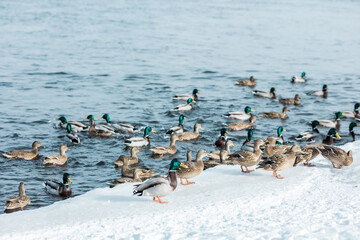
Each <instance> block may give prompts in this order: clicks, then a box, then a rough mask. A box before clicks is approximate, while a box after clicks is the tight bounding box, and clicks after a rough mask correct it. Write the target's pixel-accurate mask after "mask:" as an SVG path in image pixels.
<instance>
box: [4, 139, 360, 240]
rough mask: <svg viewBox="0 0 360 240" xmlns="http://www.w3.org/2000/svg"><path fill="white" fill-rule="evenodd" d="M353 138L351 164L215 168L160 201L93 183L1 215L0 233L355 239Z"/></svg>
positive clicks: (357, 168)
mask: <svg viewBox="0 0 360 240" xmlns="http://www.w3.org/2000/svg"><path fill="white" fill-rule="evenodd" d="M359 143H360V141H357V142H354V143H348V144H346V145H344V146H342V148H343V149H345V150H349V149H352V150H353V156H354V163H353V164H352V165H351V166H349V167H343V168H342V169H340V170H339V169H334V168H333V167H332V166H331V164H330V162H328V161H327V160H326V159H324V158H323V157H322V156H319V157H318V158H316V159H315V160H314V161H313V163H314V164H316V167H312V168H309V167H305V166H299V167H297V168H290V169H287V170H285V171H282V172H280V174H281V175H282V176H283V177H285V179H282V180H281V179H276V178H275V177H274V176H273V175H272V173H271V172H267V171H263V170H260V169H257V170H256V171H255V172H252V173H250V174H244V173H241V171H240V167H239V166H218V167H216V168H212V169H209V170H206V171H205V172H203V173H202V174H201V175H200V176H198V177H196V178H194V179H193V180H194V181H195V182H196V184H193V185H189V186H181V185H178V188H177V189H176V190H175V192H173V193H172V194H170V195H169V196H167V197H164V198H163V200H165V201H169V203H168V204H159V203H156V202H153V201H152V198H150V197H137V196H132V189H133V184H131V183H129V184H123V185H119V186H117V187H115V188H113V189H110V188H99V189H95V190H93V191H90V192H88V193H86V194H84V195H81V196H77V197H74V198H71V199H67V200H64V201H61V202H56V203H55V204H53V205H50V206H47V207H43V208H39V209H36V210H29V211H21V212H16V213H12V214H2V215H0V226H1V228H0V239H358V238H359V236H360V188H359V183H360V173H359V172H360V164H359V161H360V144H359Z"/></svg>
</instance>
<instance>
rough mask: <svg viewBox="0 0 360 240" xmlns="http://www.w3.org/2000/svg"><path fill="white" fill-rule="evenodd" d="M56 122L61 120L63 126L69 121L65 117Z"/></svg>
mask: <svg viewBox="0 0 360 240" xmlns="http://www.w3.org/2000/svg"><path fill="white" fill-rule="evenodd" d="M56 120H60V121H61V122H62V123H63V124H65V123H67V120H66V118H65V117H64V116H61V117H58V118H56Z"/></svg>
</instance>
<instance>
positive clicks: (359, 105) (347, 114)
mask: <svg viewBox="0 0 360 240" xmlns="http://www.w3.org/2000/svg"><path fill="white" fill-rule="evenodd" d="M359 108H360V103H355V105H354V111H344V112H343V113H344V115H343V116H345V117H349V118H358V119H359V118H360V113H359Z"/></svg>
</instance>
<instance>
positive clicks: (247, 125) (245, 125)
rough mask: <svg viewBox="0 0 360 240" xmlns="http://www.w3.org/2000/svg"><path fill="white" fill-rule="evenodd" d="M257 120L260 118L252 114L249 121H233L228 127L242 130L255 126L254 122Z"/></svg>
mask: <svg viewBox="0 0 360 240" xmlns="http://www.w3.org/2000/svg"><path fill="white" fill-rule="evenodd" d="M255 120H259V119H258V118H257V117H256V116H254V115H252V116H251V118H250V119H249V122H248V123H246V122H233V123H230V124H229V125H228V126H227V128H228V129H230V130H233V131H240V130H243V129H247V128H251V127H253V126H254V122H255Z"/></svg>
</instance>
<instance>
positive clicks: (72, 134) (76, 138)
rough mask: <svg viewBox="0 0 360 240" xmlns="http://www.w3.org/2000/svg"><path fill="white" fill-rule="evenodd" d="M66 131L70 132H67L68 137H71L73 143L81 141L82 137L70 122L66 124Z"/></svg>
mask: <svg viewBox="0 0 360 240" xmlns="http://www.w3.org/2000/svg"><path fill="white" fill-rule="evenodd" d="M66 131H67V132H68V133H67V134H66V137H67V138H68V139H70V141H71V142H72V143H77V144H79V143H80V138H79V136H78V135H76V133H75V132H74V131H73V130H72V128H71V124H69V123H68V124H67V125H66Z"/></svg>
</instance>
